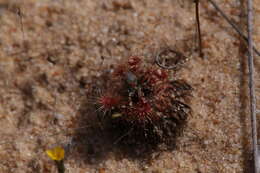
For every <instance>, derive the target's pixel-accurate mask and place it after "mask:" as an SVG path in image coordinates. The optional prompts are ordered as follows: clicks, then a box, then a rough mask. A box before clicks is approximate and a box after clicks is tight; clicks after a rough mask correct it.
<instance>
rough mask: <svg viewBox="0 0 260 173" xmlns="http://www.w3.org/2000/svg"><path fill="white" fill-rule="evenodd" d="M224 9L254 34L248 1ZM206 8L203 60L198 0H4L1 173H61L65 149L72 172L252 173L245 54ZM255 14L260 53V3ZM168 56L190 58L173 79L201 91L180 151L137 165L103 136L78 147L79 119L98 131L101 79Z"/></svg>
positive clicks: (0, 0)
mask: <svg viewBox="0 0 260 173" xmlns="http://www.w3.org/2000/svg"><path fill="white" fill-rule="evenodd" d="M216 2H217V4H218V5H219V6H221V7H222V8H223V10H224V11H225V12H226V14H228V16H229V17H230V18H232V19H233V21H234V22H235V23H236V24H237V25H239V26H240V28H241V29H242V30H243V31H245V26H246V16H245V14H246V11H245V10H246V6H245V5H246V3H245V2H244V1H243V0H241V1H235V0H233V1H227V0H216ZM200 7H201V8H200V17H201V28H202V35H203V52H204V54H205V57H204V58H201V57H199V56H198V51H197V39H196V23H195V20H194V19H195V17H194V4H193V3H192V1H191V0H185V1H180V0H132V1H129V0H99V1H94V0H77V1H68V0H52V1H51V0H26V1H25V0H23V1H22V0H21V1H18V0H17V1H15V0H12V1H8V0H0V25H1V27H0V102H1V108H0V137H1V144H0V160H1V163H0V172H2V173H8V172H10V173H11V172H12V173H14V172H17V173H29V172H33V173H46V172H55V171H56V167H55V164H54V163H53V161H52V160H50V159H49V158H48V157H47V155H46V154H45V150H46V149H49V148H52V147H53V146H57V145H61V146H65V147H67V148H66V149H68V150H66V151H67V153H66V158H65V167H66V171H67V172H71V173H72V172H73V173H83V172H84V173H96V172H98V173H102V171H104V172H105V173H141V172H144V173H186V172H189V173H217V172H219V173H240V172H251V169H250V167H252V165H251V163H252V155H251V153H252V148H251V133H250V132H251V131H250V116H249V111H248V97H247V93H248V89H247V73H248V72H247V57H246V46H245V43H244V41H243V40H242V39H241V37H239V36H238V35H237V34H236V33H235V32H234V30H233V29H232V28H231V27H230V26H229V25H228V24H227V23H226V22H225V21H224V20H223V18H221V17H220V16H219V15H218V14H217V12H216V11H215V10H214V8H213V7H212V6H211V5H210V4H209V3H208V2H207V1H201V5H200ZM19 9H20V10H19ZM254 10H255V11H254V14H255V17H254V27H255V29H254V40H255V45H256V47H258V48H260V36H259V33H260V20H259V19H260V1H254ZM19 15H20V16H19ZM21 16H22V17H21ZM165 47H171V48H174V49H175V50H178V51H180V52H182V53H183V54H184V55H186V56H187V57H188V58H189V60H188V61H187V62H186V63H185V65H184V66H183V67H182V68H180V69H179V70H178V71H177V72H174V73H173V76H172V77H173V78H176V79H184V80H186V81H188V82H189V84H191V85H192V86H193V88H194V91H193V97H192V99H191V105H190V106H191V107H192V115H191V116H190V117H189V119H188V123H187V127H186V128H185V130H184V132H183V134H182V135H181V136H180V137H179V138H178V140H177V144H176V148H174V149H172V150H167V151H153V152H152V153H150V154H149V156H148V157H147V156H146V157H131V156H129V154H127V153H125V152H123V151H122V150H121V149H120V148H119V147H118V146H117V145H114V144H113V143H111V141H109V140H108V141H106V139H108V138H109V137H108V136H107V133H108V132H104V130H103V129H102V127H100V130H99V131H93V130H92V129H91V127H86V128H85V129H84V130H82V131H84V132H86V134H87V135H86V136H83V137H82V141H75V140H74V135H75V131H77V132H78V131H80V130H78V129H77V130H75V129H74V128H78V127H79V123H78V120H79V117H81V118H82V117H83V118H82V120H81V121H83V120H84V121H86V122H84V123H82V124H85V125H86V126H92V125H93V124H95V123H97V122H94V121H92V119H93V116H95V112H89V111H88V110H89V109H88V108H89V107H90V106H89V105H90V104H89V102H90V101H89V100H91V99H92V100H93V98H91V97H90V96H89V95H88V94H87V93H88V92H87V91H89V89H90V88H91V87H92V86H93V84H97V83H99V82H100V81H99V80H100V78H99V76H100V75H101V74H102V73H106V72H107V70H110V69H111V65H113V64H114V63H116V62H120V61H123V60H125V59H127V58H128V56H130V55H140V56H142V57H144V59H145V62H146V63H154V56H155V55H156V53H157V52H158V51H159V50H161V49H162V48H165ZM255 58H257V59H256V72H258V74H257V75H256V79H257V80H256V90H257V92H258V93H257V98H258V99H259V96H260V95H259V85H260V83H259V80H258V79H259V75H260V73H259V70H260V64H259V63H260V62H259V57H257V56H255ZM92 102H93V101H92ZM258 108H259V107H258ZM83 134H85V133H83ZM102 141H103V142H104V143H102ZM142 154H143V155H146V154H145V153H142V152H141V153H140V154H139V156H140V155H142Z"/></svg>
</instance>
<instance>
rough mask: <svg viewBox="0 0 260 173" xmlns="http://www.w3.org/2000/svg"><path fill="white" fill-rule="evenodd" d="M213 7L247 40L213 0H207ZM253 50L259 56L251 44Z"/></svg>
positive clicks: (259, 53)
mask: <svg viewBox="0 0 260 173" xmlns="http://www.w3.org/2000/svg"><path fill="white" fill-rule="evenodd" d="M208 1H209V2H210V3H211V4H212V5H213V7H214V8H215V9H216V10H217V11H218V12H219V13H220V14H221V16H222V17H223V18H224V19H225V20H226V21H227V22H228V23H229V24H230V25H231V26H232V28H233V29H234V30H235V31H236V32H237V33H238V34H239V35H240V36H241V37H242V38H243V39H244V40H245V41H246V42H248V38H247V37H246V36H245V34H244V33H243V32H242V31H240V29H239V28H238V27H237V26H236V25H235V24H234V23H233V22H232V21H231V20H230V19H229V18H228V17H227V15H226V14H225V13H224V12H223V11H222V10H221V9H220V8H219V7H218V5H217V4H216V3H215V2H214V1H213V0H208ZM253 50H254V51H255V53H256V54H257V55H258V56H260V52H259V51H258V50H257V49H256V48H255V47H254V46H253Z"/></svg>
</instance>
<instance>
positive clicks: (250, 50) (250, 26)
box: [247, 0, 259, 173]
mask: <svg viewBox="0 0 260 173" xmlns="http://www.w3.org/2000/svg"><path fill="white" fill-rule="evenodd" d="M247 25H248V27H247V31H248V67H249V91H250V114H251V123H252V138H253V149H254V167H255V173H259V165H258V147H257V126H256V96H255V83H254V57H253V39H252V32H253V2H252V0H247Z"/></svg>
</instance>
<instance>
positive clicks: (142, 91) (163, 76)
mask: <svg viewBox="0 0 260 173" xmlns="http://www.w3.org/2000/svg"><path fill="white" fill-rule="evenodd" d="M106 82H107V86H109V87H107V88H105V89H104V90H105V91H104V93H109V94H105V95H101V96H99V98H98V103H99V105H100V108H102V109H104V110H105V112H106V116H105V117H107V118H108V119H110V120H111V124H112V125H113V128H115V129H116V131H117V132H120V133H121V135H122V136H124V137H123V138H122V139H121V141H125V142H126V143H129V139H131V141H132V142H134V143H139V142H149V143H156V144H157V143H159V142H163V141H168V139H171V138H172V139H174V137H175V136H176V135H177V134H178V132H179V131H180V129H181V128H182V126H183V125H184V124H185V122H186V119H187V117H188V115H189V113H190V107H189V106H188V105H187V104H186V103H185V102H186V101H187V100H188V98H189V96H190V94H191V90H192V88H191V86H190V85H189V84H187V83H186V82H185V81H183V80H170V79H169V73H168V71H166V70H164V69H161V68H159V67H157V66H153V65H147V66H145V65H144V64H143V63H142V60H141V58H140V57H138V56H131V57H129V58H128V61H127V63H125V64H118V65H116V66H115V68H114V71H113V73H112V74H111V75H110V77H109V80H107V81H106ZM125 134H127V135H125Z"/></svg>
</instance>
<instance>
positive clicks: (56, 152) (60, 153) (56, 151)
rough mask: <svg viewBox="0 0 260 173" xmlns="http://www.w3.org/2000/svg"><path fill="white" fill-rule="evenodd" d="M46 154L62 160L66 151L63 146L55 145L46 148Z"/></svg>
mask: <svg viewBox="0 0 260 173" xmlns="http://www.w3.org/2000/svg"><path fill="white" fill-rule="evenodd" d="M46 154H47V155H48V156H49V157H50V158H51V159H52V160H57V161H61V160H63V159H64V154H65V151H64V149H63V148H62V147H59V146H57V147H55V148H53V149H51V150H46Z"/></svg>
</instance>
